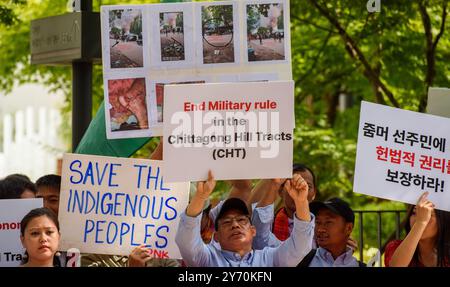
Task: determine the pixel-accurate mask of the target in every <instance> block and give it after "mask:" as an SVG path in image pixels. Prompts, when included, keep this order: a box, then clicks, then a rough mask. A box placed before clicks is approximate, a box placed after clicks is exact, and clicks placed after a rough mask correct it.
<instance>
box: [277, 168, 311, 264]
mask: <svg viewBox="0 0 450 287" xmlns="http://www.w3.org/2000/svg"><path fill="white" fill-rule="evenodd" d="M284 189H285V190H286V191H287V192H288V193H289V195H290V196H291V197H292V199H293V200H294V203H295V208H296V213H295V215H294V228H293V230H292V232H291V235H290V236H289V238H288V239H287V240H285V241H284V242H283V243H281V245H280V246H279V247H277V248H274V251H273V253H274V254H273V265H274V266H278V267H293V266H296V265H297V264H298V263H299V262H300V261H301V260H302V259H303V258H304V257H305V256H306V255H307V254H308V253H309V252H310V251H311V248H312V241H313V237H314V217H313V215H311V213H310V212H309V203H308V184H307V183H306V181H305V180H304V179H303V178H302V177H301V175H299V174H294V177H293V178H292V179H288V180H287V181H286V183H285V184H284Z"/></svg>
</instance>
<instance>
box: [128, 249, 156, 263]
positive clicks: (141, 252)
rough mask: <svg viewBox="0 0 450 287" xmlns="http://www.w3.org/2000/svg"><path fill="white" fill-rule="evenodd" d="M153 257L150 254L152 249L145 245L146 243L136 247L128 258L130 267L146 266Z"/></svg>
mask: <svg viewBox="0 0 450 287" xmlns="http://www.w3.org/2000/svg"><path fill="white" fill-rule="evenodd" d="M150 259H152V257H151V256H150V249H149V248H147V247H145V245H144V244H142V245H140V246H138V247H136V248H134V249H133V251H131V254H130V256H129V258H128V266H129V267H145V263H147V261H149V260H150Z"/></svg>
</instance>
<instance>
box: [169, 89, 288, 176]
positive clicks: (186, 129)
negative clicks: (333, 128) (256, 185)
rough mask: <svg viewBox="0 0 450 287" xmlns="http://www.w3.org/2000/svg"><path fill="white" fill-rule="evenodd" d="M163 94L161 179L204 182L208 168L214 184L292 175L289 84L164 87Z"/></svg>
mask: <svg viewBox="0 0 450 287" xmlns="http://www.w3.org/2000/svg"><path fill="white" fill-rule="evenodd" d="M165 89H166V91H165V92H166V97H165V99H166V101H165V105H164V117H165V119H166V122H165V124H164V137H163V139H164V151H163V153H164V154H163V158H164V167H165V177H166V178H167V180H169V181H173V182H177V181H185V180H187V179H190V180H192V181H198V180H205V179H206V178H207V175H208V170H209V169H211V170H212V172H213V174H214V176H215V178H216V179H252V178H288V177H291V176H292V150H293V145H292V141H293V135H292V132H293V128H294V124H293V123H294V118H293V116H294V113H293V107H294V83H293V82H292V81H278V82H260V83H256V82H249V83H221V84H219V83H217V84H190V85H183V86H180V85H168V86H165ZM180 93H183V95H184V96H183V100H182V101H180V99H179V97H178V95H179V94H180Z"/></svg>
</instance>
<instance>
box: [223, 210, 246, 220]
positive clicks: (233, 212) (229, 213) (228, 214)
mask: <svg viewBox="0 0 450 287" xmlns="http://www.w3.org/2000/svg"><path fill="white" fill-rule="evenodd" d="M237 215H244V213H243V212H242V211H241V210H238V209H230V210H227V211H226V212H225V213H224V214H223V216H222V218H226V217H233V216H237Z"/></svg>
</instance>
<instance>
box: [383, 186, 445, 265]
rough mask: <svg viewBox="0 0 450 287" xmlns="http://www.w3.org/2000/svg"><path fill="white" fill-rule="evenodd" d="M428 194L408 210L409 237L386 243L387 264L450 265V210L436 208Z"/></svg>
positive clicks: (407, 229)
mask: <svg viewBox="0 0 450 287" xmlns="http://www.w3.org/2000/svg"><path fill="white" fill-rule="evenodd" d="M427 195H428V192H425V193H424V194H422V195H421V196H420V198H419V200H418V202H417V204H416V206H414V208H411V209H410V211H409V212H408V216H407V221H406V226H405V229H406V232H407V235H406V237H405V239H404V240H394V241H391V242H389V244H388V245H387V246H386V252H385V258H384V260H385V265H386V266H387V267H408V266H409V267H436V266H438V267H450V212H447V211H442V210H436V209H434V204H433V203H432V202H431V201H430V200H428V199H427Z"/></svg>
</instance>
